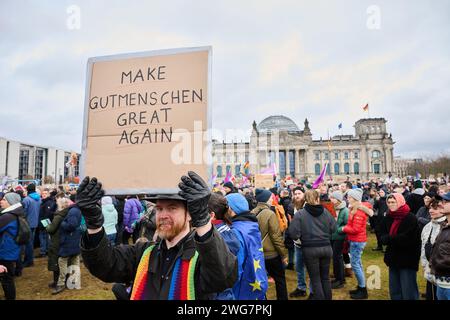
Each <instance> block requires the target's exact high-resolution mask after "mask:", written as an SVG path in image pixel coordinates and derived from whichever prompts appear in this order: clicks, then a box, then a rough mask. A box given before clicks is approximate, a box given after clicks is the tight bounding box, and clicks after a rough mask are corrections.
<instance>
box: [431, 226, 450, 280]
mask: <svg viewBox="0 0 450 320" xmlns="http://www.w3.org/2000/svg"><path fill="white" fill-rule="evenodd" d="M430 266H431V273H432V274H433V275H434V277H435V280H436V285H437V286H439V287H441V288H445V289H450V224H449V223H448V222H447V223H446V224H444V225H443V226H442V227H441V232H440V233H439V235H438V236H437V237H436V240H435V242H434V245H433V250H432V251H431V258H430Z"/></svg>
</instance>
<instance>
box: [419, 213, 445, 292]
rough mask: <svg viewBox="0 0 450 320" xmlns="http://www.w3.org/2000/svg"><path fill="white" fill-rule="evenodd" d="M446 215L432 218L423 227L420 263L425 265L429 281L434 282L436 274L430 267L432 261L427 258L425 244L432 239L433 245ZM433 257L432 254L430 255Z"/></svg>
mask: <svg viewBox="0 0 450 320" xmlns="http://www.w3.org/2000/svg"><path fill="white" fill-rule="evenodd" d="M446 220H447V218H446V217H441V218H439V219H436V220H431V221H430V222H429V223H428V224H426V225H425V227H423V230H422V235H421V239H422V250H421V254H420V263H421V265H422V267H423V276H424V278H425V279H426V280H427V281H430V282H432V283H435V279H434V276H433V275H432V273H431V268H430V261H428V260H427V257H426V255H425V244H426V243H427V242H428V239H430V242H431V244H432V245H433V244H434V242H435V240H436V237H437V236H438V234H439V232H441V224H442V222H444V221H446ZM430 258H431V256H430Z"/></svg>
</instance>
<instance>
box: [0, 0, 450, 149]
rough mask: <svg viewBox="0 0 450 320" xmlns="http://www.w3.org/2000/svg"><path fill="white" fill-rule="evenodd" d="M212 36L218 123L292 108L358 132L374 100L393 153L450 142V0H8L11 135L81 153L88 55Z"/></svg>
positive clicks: (1, 125) (2, 37)
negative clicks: (356, 126) (366, 107)
mask: <svg viewBox="0 0 450 320" xmlns="http://www.w3.org/2000/svg"><path fill="white" fill-rule="evenodd" d="M73 5H75V6H76V7H75V8H76V10H77V9H79V10H80V28H79V29H77V28H75V29H70V28H69V27H68V22H69V23H72V24H71V26H74V24H73V22H74V20H73V19H71V18H73V17H74V15H73V14H74V11H71V12H70V13H68V12H67V11H68V8H70V7H71V6H73ZM372 5H375V6H376V7H375V8H373V7H372V8H371V6H372ZM378 12H379V13H380V15H379V16H378ZM378 18H379V19H378ZM75 26H76V24H75ZM206 45H208V46H209V45H210V46H212V47H213V81H212V82H213V85H212V90H213V91H212V94H213V102H212V103H213V127H214V128H218V129H221V130H225V129H227V128H238V129H251V124H252V122H253V120H256V122H257V123H259V122H260V121H261V120H263V119H264V118H266V117H267V116H270V115H272V114H283V115H286V116H288V117H290V118H291V119H293V120H294V121H295V122H296V123H297V125H298V126H299V127H300V129H303V122H304V120H305V118H308V120H309V122H310V128H311V131H312V133H313V138H314V139H319V138H320V137H321V136H322V137H324V138H326V137H327V131H329V132H330V134H339V133H340V132H339V131H338V124H339V123H342V124H343V130H342V133H343V134H353V133H354V128H353V124H354V122H355V121H357V120H358V119H360V118H362V117H367V113H364V112H363V111H362V107H363V106H364V105H365V104H366V103H367V102H368V103H369V108H370V116H371V117H384V118H386V119H387V120H388V123H387V128H388V131H389V132H391V133H392V135H393V138H394V140H395V141H396V144H395V146H394V153H395V155H402V156H404V157H414V156H423V155H436V154H439V153H441V152H450V134H449V133H448V132H449V112H450V1H448V0H442V1H440V0H433V1H425V0H423V1H418V0H416V1H401V0H388V1H377V0H371V1H365V0H354V1H350V0H349V1H333V0H329V1H317V0H315V1H300V0H295V1H266V0H265V1H230V0H226V1H211V0H209V1H200V0H195V1H194V0H193V1H172V0H171V1H89V2H88V1H5V0H2V1H1V2H0V97H1V100H0V136H2V137H7V138H10V139H13V140H19V141H22V142H28V143H33V144H41V145H47V146H55V147H59V148H64V149H67V150H75V151H78V152H79V151H80V150H81V139H82V127H83V123H82V120H83V110H84V95H85V92H84V90H85V81H86V79H85V77H86V62H87V59H88V58H89V57H93V56H102V55H110V54H117V53H126V52H136V51H148V50H158V49H168V48H178V47H195V46H206Z"/></svg>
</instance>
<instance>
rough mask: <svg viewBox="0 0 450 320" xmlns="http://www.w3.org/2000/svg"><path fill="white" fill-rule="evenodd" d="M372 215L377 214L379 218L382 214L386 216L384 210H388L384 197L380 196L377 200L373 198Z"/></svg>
mask: <svg viewBox="0 0 450 320" xmlns="http://www.w3.org/2000/svg"><path fill="white" fill-rule="evenodd" d="M373 210H374V215H376V216H378V218H379V219H380V220H381V218H383V217H384V216H386V212H387V211H388V206H387V203H386V197H380V198H379V199H378V200H376V199H375V201H374V204H373Z"/></svg>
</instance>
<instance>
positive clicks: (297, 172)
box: [294, 149, 300, 178]
mask: <svg viewBox="0 0 450 320" xmlns="http://www.w3.org/2000/svg"><path fill="white" fill-rule="evenodd" d="M294 159H295V177H296V178H298V177H299V176H300V150H299V149H294Z"/></svg>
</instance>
